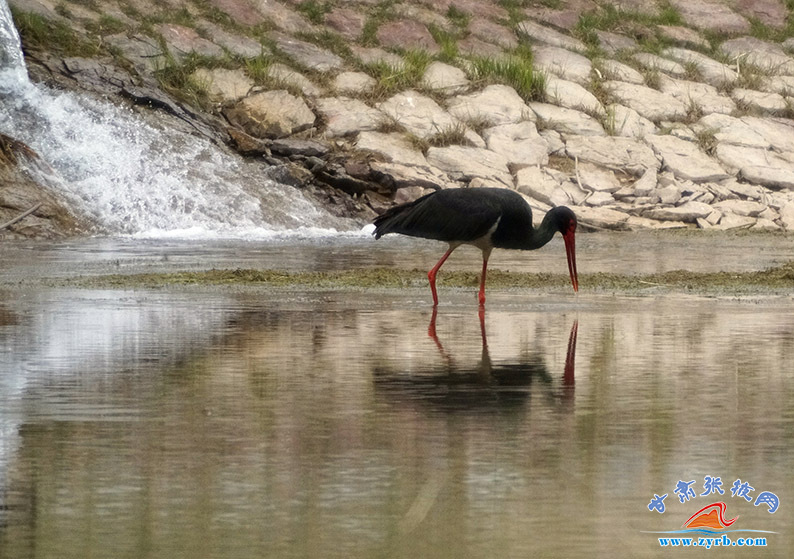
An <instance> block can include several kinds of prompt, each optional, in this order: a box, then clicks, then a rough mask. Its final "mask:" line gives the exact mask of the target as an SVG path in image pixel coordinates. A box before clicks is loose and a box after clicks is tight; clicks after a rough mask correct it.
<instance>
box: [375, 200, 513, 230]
mask: <svg viewBox="0 0 794 559" xmlns="http://www.w3.org/2000/svg"><path fill="white" fill-rule="evenodd" d="M514 197H515V198H514ZM516 203H520V204H524V205H526V203H525V202H524V200H523V199H522V198H521V197H520V196H519V195H517V194H516V193H515V192H512V191H510V190H507V189H500V188H496V189H491V188H451V189H446V190H438V191H436V192H431V193H430V194H428V195H426V196H423V197H421V198H419V199H417V200H415V201H413V202H408V203H407V204H402V205H400V206H396V207H394V208H391V209H389V210H387V211H386V212H385V213H383V214H382V215H380V216H378V217H377V218H375V221H374V224H375V238H376V239H379V238H380V237H381V236H383V235H386V234H388V233H400V234H402V235H409V236H411V237H423V238H426V239H436V240H439V241H447V242H452V241H461V242H468V241H473V240H475V239H479V238H480V237H482V236H484V235H485V234H486V233H488V231H489V230H490V229H491V227H493V226H494V224H495V223H496V222H497V220H499V218H500V217H502V215H503V213H504V211H505V204H508V205H513V204H516Z"/></svg>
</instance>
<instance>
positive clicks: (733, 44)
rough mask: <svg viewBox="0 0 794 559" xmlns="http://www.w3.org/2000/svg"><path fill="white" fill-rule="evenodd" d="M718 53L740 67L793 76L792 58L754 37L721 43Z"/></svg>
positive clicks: (771, 44)
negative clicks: (748, 65) (726, 56)
mask: <svg viewBox="0 0 794 559" xmlns="http://www.w3.org/2000/svg"><path fill="white" fill-rule="evenodd" d="M720 51H721V52H723V53H725V54H726V55H728V56H730V57H731V58H732V59H734V60H737V61H738V62H739V64H740V65H744V64H750V65H752V66H755V67H756V68H759V69H761V70H762V71H764V72H770V73H775V74H788V75H794V58H791V57H790V56H788V55H787V54H786V52H785V51H784V50H783V48H782V47H781V46H780V45H776V44H774V43H769V42H767V41H762V40H761V39H757V38H755V37H739V38H736V39H731V40H729V41H725V42H724V43H722V44H721V45H720Z"/></svg>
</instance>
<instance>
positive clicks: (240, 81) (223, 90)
mask: <svg viewBox="0 0 794 559" xmlns="http://www.w3.org/2000/svg"><path fill="white" fill-rule="evenodd" d="M193 79H194V80H196V81H197V82H198V83H200V84H202V85H204V86H206V88H207V94H208V95H209V98H210V101H212V102H214V103H229V102H234V101H239V100H240V99H242V98H243V97H245V96H246V95H248V92H249V91H251V88H252V87H254V82H253V80H252V79H251V78H249V77H248V76H247V75H245V72H243V71H242V70H226V69H224V68H213V69H211V70H209V69H207V68H199V69H198V70H196V71H195V72H193Z"/></svg>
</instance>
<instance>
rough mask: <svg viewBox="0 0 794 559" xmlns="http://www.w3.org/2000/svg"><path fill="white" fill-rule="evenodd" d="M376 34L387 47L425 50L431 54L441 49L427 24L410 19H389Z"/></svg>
mask: <svg viewBox="0 0 794 559" xmlns="http://www.w3.org/2000/svg"><path fill="white" fill-rule="evenodd" d="M375 35H376V37H377V38H378V41H379V42H380V44H381V45H383V46H384V47H387V48H399V49H404V50H410V49H415V50H424V51H427V52H429V53H431V54H436V53H438V52H440V51H441V48H440V47H439V46H438V43H436V41H435V39H433V36H432V35H431V34H430V31H428V30H427V26H425V25H424V24H423V23H420V22H418V21H414V20H410V19H398V20H394V21H388V22H386V23H384V24H383V25H381V26H380V27H379V28H378V31H377V32H376V34H375Z"/></svg>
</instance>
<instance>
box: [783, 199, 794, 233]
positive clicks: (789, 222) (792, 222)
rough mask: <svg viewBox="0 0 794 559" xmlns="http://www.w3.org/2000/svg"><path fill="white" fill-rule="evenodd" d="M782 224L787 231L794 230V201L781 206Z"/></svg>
mask: <svg viewBox="0 0 794 559" xmlns="http://www.w3.org/2000/svg"><path fill="white" fill-rule="evenodd" d="M780 224H781V225H782V226H783V228H784V229H785V230H786V231H794V202H788V203H786V204H784V205H783V206H782V207H781V208H780Z"/></svg>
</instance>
